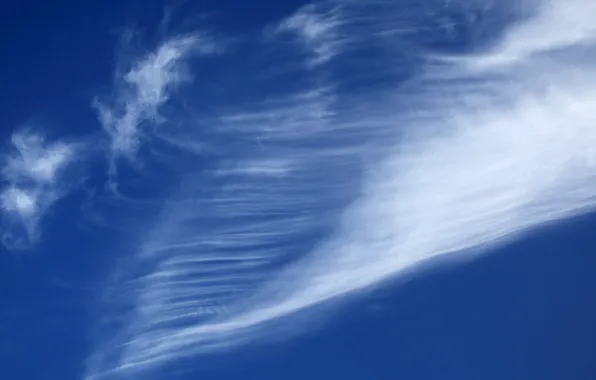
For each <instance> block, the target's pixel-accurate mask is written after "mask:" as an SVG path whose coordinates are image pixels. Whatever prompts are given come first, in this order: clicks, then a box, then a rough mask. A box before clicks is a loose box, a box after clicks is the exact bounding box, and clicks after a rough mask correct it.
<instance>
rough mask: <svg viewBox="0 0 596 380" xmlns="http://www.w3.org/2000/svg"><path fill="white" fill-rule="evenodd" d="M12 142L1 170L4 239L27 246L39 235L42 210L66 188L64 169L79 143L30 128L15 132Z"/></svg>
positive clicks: (9, 244)
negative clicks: (48, 137)
mask: <svg viewBox="0 0 596 380" xmlns="http://www.w3.org/2000/svg"><path fill="white" fill-rule="evenodd" d="M11 143H12V144H11V145H12V146H11V147H10V150H9V153H8V154H7V155H6V157H4V159H3V167H2V170H1V173H2V177H3V179H4V182H5V183H6V185H5V186H4V188H3V189H2V190H1V193H0V200H1V206H2V211H3V219H4V224H5V232H4V234H3V236H2V239H3V243H4V244H5V246H7V247H9V248H28V247H30V246H32V245H33V244H35V243H36V241H37V240H38V239H39V237H40V231H39V229H38V225H39V223H40V220H41V218H42V216H43V214H44V213H45V212H46V211H47V210H48V209H49V208H50V207H51V206H52V204H53V203H54V202H55V201H56V200H57V199H59V198H60V197H62V196H63V195H64V194H65V192H66V189H65V186H64V184H63V183H62V179H63V178H62V173H63V171H64V170H65V169H66V168H67V167H68V166H69V165H70V163H71V162H73V161H74V160H75V159H76V154H77V144H75V143H65V142H61V141H56V142H48V141H47V140H46V138H45V137H44V136H43V135H42V134H40V133H37V132H34V131H32V130H28V129H22V130H19V131H17V132H15V133H14V134H13V135H12V139H11ZM15 226H16V227H17V228H15ZM19 230H21V232H18V231H19Z"/></svg>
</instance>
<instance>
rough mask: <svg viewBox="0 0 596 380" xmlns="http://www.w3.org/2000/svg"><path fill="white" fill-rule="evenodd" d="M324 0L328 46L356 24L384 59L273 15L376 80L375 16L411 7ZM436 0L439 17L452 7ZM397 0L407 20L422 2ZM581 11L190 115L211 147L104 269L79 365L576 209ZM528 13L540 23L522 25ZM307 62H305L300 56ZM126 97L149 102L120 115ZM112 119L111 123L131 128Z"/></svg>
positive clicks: (195, 334) (590, 86) (218, 327)
mask: <svg viewBox="0 0 596 380" xmlns="http://www.w3.org/2000/svg"><path fill="white" fill-rule="evenodd" d="M339 3H341V4H342V7H343V8H342V10H343V12H342V13H341V17H342V18H341V19H338V20H336V21H335V22H334V24H333V28H336V29H335V30H334V33H339V34H337V35H342V36H349V35H350V33H349V31H351V30H354V29H353V28H356V29H357V30H358V31H359V32H360V34H358V35H355V36H354V37H353V39H352V40H349V41H347V42H348V44H347V45H345V46H350V49H352V50H351V52H353V51H354V49H359V48H361V47H360V46H359V43H360V42H361V41H365V40H366V41H372V40H375V41H377V43H378V44H379V46H381V48H380V50H382V51H383V54H379V55H378V56H375V57H376V58H378V59H381V58H383V59H386V61H382V62H380V61H378V60H365V61H363V60H361V59H359V57H356V58H354V57H353V56H350V53H349V52H348V50H349V49H345V50H334V51H333V53H330V50H328V49H327V48H325V49H322V50H321V49H319V48H318V47H317V46H327V45H325V44H326V43H327V42H326V41H327V39H328V38H329V33H328V31H329V30H330V29H326V28H321V27H320V25H319V24H317V23H318V22H320V21H313V20H321V18H317V17H322V19H326V17H328V13H325V11H324V10H323V11H322V12H323V13H322V14H320V15H313V13H316V12H317V11H318V8H312V7H310V8H307V11H308V12H307V13H308V15H306V14H305V13H304V12H305V10H304V9H302V10H301V11H299V13H298V14H297V15H295V16H292V17H290V18H289V19H287V20H286V21H284V22H283V23H282V25H283V28H286V29H287V28H290V29H292V30H294V31H298V32H299V34H300V35H302V36H303V37H304V38H306V39H307V42H308V44H309V45H310V46H313V47H314V50H313V51H314V52H315V53H316V54H315V55H316V56H317V57H319V58H318V59H321V58H320V57H325V58H324V59H325V60H328V59H330V57H331V56H334V57H336V58H339V57H342V58H345V59H346V60H349V59H353V60H352V61H350V62H349V63H350V64H351V65H352V66H349V67H350V70H353V71H354V75H358V74H360V73H361V72H362V71H366V72H367V73H368V71H369V70H371V68H373V69H374V68H378V67H384V68H385V69H384V70H383V71H382V72H380V73H379V78H390V77H391V75H388V74H390V73H392V72H393V71H392V70H393V67H392V64H393V63H394V62H396V61H399V62H403V59H402V58H403V57H400V58H399V60H398V59H396V58H395V57H393V56H391V55H390V54H389V53H388V52H393V50H392V49H391V48H392V47H393V46H395V44H397V45H400V46H406V45H407V44H405V43H404V42H403V39H404V38H406V39H407V38H409V36H411V33H410V32H408V33H401V34H400V33H395V31H396V30H403V29H405V26H408V25H411V24H412V21H411V20H407V17H406V16H407V15H408V13H407V12H406V9H404V8H403V6H404V5H403V4H396V3H394V2H384V1H378V2H374V4H373V5H372V6H369V5H361V4H357V3H355V2H352V1H345V2H339ZM334 4H338V2H333V3H332V5H334ZM408 4H409V3H408ZM452 5H453V6H454V7H455V9H447V10H445V13H446V14H448V13H449V12H450V11H458V10H459V11H462V12H464V11H465V12H468V11H469V5H466V6H465V7H464V6H462V7H459V6H458V3H457V2H454V4H452ZM478 5H479V8H480V9H487V7H485V4H482V2H478ZM379 9H383V10H384V12H383V13H375V12H378V11H379ZM578 9H582V10H583V11H579V10H578ZM410 11H411V12H413V14H412V17H415V18H416V19H417V20H424V18H425V17H438V16H437V14H436V13H432V12H431V13H429V12H427V9H420V8H416V9H414V10H413V11H412V10H410ZM429 14H431V15H433V16H428V15H429ZM336 15H337V16H334V17H340V16H339V15H340V13H337V14H336ZM391 15H394V16H395V18H394V22H395V23H394V24H391V23H389V21H388V20H390V19H391ZM569 15H573V17H574V19H575V20H576V21H575V23H574V29H572V30H570V29H568V27H569V26H570V25H569V20H570V18H569V17H570V16H569ZM305 17H306V18H305ZM313 17H314V18H313ZM594 17H596V9H595V8H594V7H593V6H592V5H591V3H590V2H589V1H587V0H585V1H582V0H575V1H571V2H565V1H562V0H561V1H556V0H551V1H542V2H538V5H537V6H536V9H534V11H533V16H532V17H528V18H525V19H523V20H515V22H513V23H511V24H510V25H508V26H507V28H505V30H499V31H495V30H493V31H492V33H496V34H499V36H500V38H499V39H497V40H496V42H495V43H494V44H492V45H491V46H489V47H486V46H483V47H482V49H481V51H482V52H478V51H475V52H473V53H470V54H466V55H465V56H463V57H460V58H458V59H452V57H449V59H445V60H443V61H440V60H439V62H440V63H439V64H437V60H436V57H437V56H438V55H440V54H438V53H436V52H429V54H428V55H429V56H431V57H430V58H428V57H427V58H428V60H427V61H425V63H428V65H426V66H425V67H426V70H425V71H424V72H423V73H419V74H418V75H417V77H416V78H415V79H413V80H412V81H411V82H409V83H407V84H403V83H402V84H401V85H397V83H396V84H395V86H394V87H393V88H392V90H390V91H388V90H387V88H388V87H391V86H387V85H384V86H379V87H378V88H377V89H376V90H374V88H373V89H371V88H372V87H370V86H368V87H366V89H367V91H358V89H353V90H352V91H338V90H337V89H338V88H342V85H346V84H345V83H342V82H341V80H338V79H334V76H333V75H331V74H333V73H332V72H329V73H328V74H329V75H327V76H325V78H326V79H325V80H324V82H325V83H323V84H322V83H321V79H320V77H318V80H317V81H314V82H315V83H316V85H312V84H311V83H312V82H309V84H308V85H305V86H304V87H303V88H301V89H300V90H298V91H294V90H287V91H281V94H280V93H279V92H277V93H276V96H275V99H274V100H263V101H255V102H254V103H251V104H249V105H244V106H242V107H240V108H241V109H238V108H234V107H227V108H225V107H222V108H223V109H225V112H222V114H221V115H220V116H219V117H216V118H214V119H213V121H212V123H210V124H209V125H208V126H204V128H207V129H208V132H209V133H207V132H206V131H204V130H203V131H201V133H197V134H196V135H195V134H193V133H191V132H189V133H188V134H187V136H189V139H191V140H192V136H200V138H202V139H206V140H207V141H200V142H201V143H204V144H206V145H208V146H210V147H211V149H210V150H206V151H204V152H202V155H201V156H200V157H196V162H197V163H198V162H209V163H211V164H210V165H208V167H206V168H205V167H202V168H200V169H196V170H190V171H188V173H187V174H186V175H185V176H184V179H183V181H181V182H182V184H181V186H180V189H179V191H178V192H177V194H175V195H174V196H172V199H170V202H169V203H168V205H166V206H165V207H164V210H163V213H162V218H163V219H162V220H160V221H159V222H158V223H157V224H156V227H155V228H154V230H152V231H151V232H150V233H148V234H147V235H146V236H145V238H144V240H143V243H142V244H141V245H140V247H139V249H138V252H137V253H136V254H135V255H134V256H133V257H131V258H130V260H131V262H132V263H133V265H131V266H134V267H135V268H138V269H135V270H131V269H130V266H128V267H126V268H124V267H123V268H122V269H121V271H120V272H119V273H120V275H121V277H120V280H119V281H116V282H115V283H114V284H110V286H112V287H113V288H114V289H116V291H119V292H121V293H122V295H121V296H122V298H120V299H118V300H117V302H116V306H117V307H122V306H123V305H125V307H126V308H127V310H128V311H127V312H125V313H123V314H121V315H119V318H122V320H123V321H124V322H123V324H122V326H120V327H119V328H118V329H117V332H116V333H115V334H113V335H111V336H110V337H109V338H108V339H105V340H102V341H101V342H100V343H99V344H98V348H97V351H96V352H95V354H94V355H92V356H91V358H90V360H89V363H88V371H87V377H86V378H87V379H99V378H108V379H109V378H118V376H124V377H126V376H129V375H132V374H138V373H140V372H142V371H146V372H143V373H145V375H147V376H148V375H150V373H151V371H152V370H153V369H154V368H155V367H156V366H159V365H161V364H164V363H168V362H170V361H171V360H175V359H179V358H182V357H187V356H192V355H199V354H208V353H212V352H216V351H219V350H224V349H229V348H231V347H236V346H238V345H241V344H244V343H247V342H249V341H251V340H262V339H266V338H267V337H268V336H270V335H271V334H274V333H278V332H280V331H281V330H277V329H271V328H272V326H274V324H273V322H276V321H278V320H280V319H281V318H283V317H288V316H290V315H292V314H295V313H297V312H299V311H307V310H310V309H311V308H312V307H313V306H316V305H318V304H321V303H323V302H324V301H328V300H331V299H335V298H337V297H341V296H345V295H347V294H350V293H352V292H356V291H358V290H361V289H365V288H367V287H370V286H373V285H376V284H379V283H381V282H382V281H383V280H386V279H389V278H392V277H395V276H399V275H403V274H405V273H408V271H410V270H411V269H412V268H416V267H417V266H418V265H419V264H420V263H424V262H427V261H428V260H430V259H433V258H437V257H442V258H458V257H462V255H464V254H471V253H479V252H485V251H487V250H489V249H491V248H494V247H495V246H498V245H500V244H504V243H505V242H507V241H509V240H511V239H514V238H518V237H519V236H520V235H522V234H524V233H526V232H527V231H529V230H531V229H534V228H538V227H540V226H542V225H544V224H547V223H552V222H554V221H558V220H561V219H564V218H569V217H573V216H577V215H581V214H584V213H587V212H590V211H592V210H593V209H594V208H595V207H596V191H595V190H594V189H595V188H596V187H595V185H596V170H595V167H594V164H595V162H594V157H595V156H594V153H595V152H594V146H595V145H594V143H593V142H594V141H596V130H595V129H594V128H593V127H594V125H596V116H595V115H594V113H593V112H592V110H593V107H594V104H596V90H595V89H596V70H595V69H594V68H593V67H594V65H593V64H594V59H595V56H594V54H593V53H592V52H593V51H594V48H596V44H595V43H594V33H593V31H594V29H593V28H592V27H591V25H592V24H591V20H593V19H594ZM378 20H382V21H383V22H382V23H379V22H377V21H378ZM400 20H405V21H404V23H405V24H403V25H401V24H400V22H401V21H400ZM427 21H428V22H429V23H430V24H433V22H434V21H435V20H427ZM367 24H369V25H368V26H367ZM313 25H314V26H313ZM383 25H386V26H387V28H388V30H387V33H381V32H382V31H381V30H380V29H381V26H383ZM404 25H405V26H404ZM545 25H549V30H550V31H556V32H551V33H542V31H544V30H543V27H544V26H545ZM402 26H404V28H402ZM470 27H477V28H484V25H471V26H470ZM367 31H368V32H367ZM483 32H484V31H483ZM366 33H368V34H366ZM321 52H322V53H321ZM401 53H402V54H404V55H408V54H420V50H419V51H416V52H413V51H412V52H410V51H406V52H401ZM321 54H322V55H321ZM342 54H345V55H342ZM350 57H351V58H350ZM503 57H506V59H505V58H503ZM311 69H312V60H310V59H306V60H305V62H304V71H305V73H310V72H311ZM333 69H334V68H329V70H333ZM373 74H374V73H373ZM141 77H142V78H144V80H147V78H149V77H151V76H140V77H139V78H141ZM387 80H389V79H387ZM338 82H340V83H338ZM160 83H162V82H160ZM349 83H352V82H349ZM137 86H139V85H138V84H137ZM140 87H143V86H142V85H141V86H140ZM158 87H159V88H162V87H161V86H158ZM141 98H142V97H141ZM149 98H150V99H161V97H159V96H158V97H152V96H150V97H149ZM265 98H266V97H265ZM268 99H270V98H268ZM137 103H138V102H137V101H136V100H135V101H134V102H133V104H137ZM138 104H141V103H138ZM147 104H153V105H155V104H161V103H159V102H158V101H155V100H152V101H148V103H147ZM412 107H415V108H412ZM133 109H135V107H133ZM150 109H153V108H150ZM230 109H232V111H230ZM141 114H151V112H145V111H143V112H137V111H134V112H132V115H141ZM122 115H127V113H126V112H124V113H123V114H122ZM117 120H125V119H123V118H122V117H119V118H117ZM132 120H133V121H134V123H132V124H126V123H125V124H124V125H131V126H133V127H131V128H130V130H133V131H136V130H137V127H136V126H137V125H138V123H137V121H136V120H137V116H134V117H132ZM108 124H109V125H113V126H114V127H113V131H116V132H115V134H114V135H115V136H117V137H120V136H124V137H123V139H124V140H123V141H125V142H126V141H128V140H127V139H128V137H127V136H129V135H128V134H126V133H124V134H120V133H119V132H118V131H119V130H120V128H119V127H117V123H116V124H115V123H111V124H110V123H108ZM104 125H105V123H104ZM189 125H190V126H193V124H192V123H189ZM128 129H129V128H128V127H123V128H122V130H128ZM135 133H136V132H135ZM110 134H112V132H110ZM133 135H134V133H133ZM197 138H198V137H197ZM115 140H118V138H115ZM181 145H183V144H181ZM123 146H125V147H129V146H134V144H132V145H129V144H128V143H125V144H123ZM26 203H27V202H26V200H25V201H24V204H26ZM122 278H124V280H122ZM293 327H295V328H298V327H299V326H293ZM137 371H139V372H137Z"/></svg>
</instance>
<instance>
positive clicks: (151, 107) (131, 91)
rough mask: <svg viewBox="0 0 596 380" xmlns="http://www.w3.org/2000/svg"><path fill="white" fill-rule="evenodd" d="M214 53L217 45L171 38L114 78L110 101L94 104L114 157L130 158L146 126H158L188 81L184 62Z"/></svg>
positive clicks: (189, 38)
mask: <svg viewBox="0 0 596 380" xmlns="http://www.w3.org/2000/svg"><path fill="white" fill-rule="evenodd" d="M216 50H217V47H216V45H215V44H214V43H213V42H212V41H209V40H208V39H206V38H200V37H198V36H195V35H186V36H180V37H177V38H172V39H170V40H168V41H166V42H164V43H162V44H161V45H160V46H158V48H157V49H156V50H155V51H154V52H151V53H149V54H147V55H146V56H145V57H142V59H140V60H139V61H137V62H135V64H134V65H133V67H132V68H130V70H128V71H127V72H125V73H123V74H122V75H120V76H119V77H117V78H116V89H115V93H114V95H113V98H112V99H110V98H108V99H107V100H99V99H98V100H96V101H95V103H94V105H95V107H96V108H97V110H98V113H99V120H100V122H101V124H102V126H103V128H104V129H105V131H106V132H107V133H108V135H109V136H110V138H111V147H112V153H113V154H114V155H115V156H127V157H129V158H130V157H133V156H134V155H135V154H136V153H137V150H138V149H139V146H140V144H141V142H142V140H143V139H144V138H146V136H145V133H146V131H147V130H146V129H145V127H146V126H147V124H156V123H159V122H160V115H159V111H160V107H162V106H163V105H164V104H166V103H167V102H168V100H169V99H170V96H171V94H172V93H173V92H175V91H176V89H177V88H178V87H179V86H180V85H181V84H183V83H187V82H190V81H191V79H192V78H191V75H190V72H189V71H188V70H187V67H186V65H185V63H186V60H187V59H189V58H190V57H192V56H193V55H195V54H208V53H213V52H214V51H216Z"/></svg>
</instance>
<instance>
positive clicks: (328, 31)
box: [275, 3, 344, 67]
mask: <svg viewBox="0 0 596 380" xmlns="http://www.w3.org/2000/svg"><path fill="white" fill-rule="evenodd" d="M328 5H329V4H328V3H321V4H318V5H314V4H309V5H305V6H304V7H302V8H301V9H300V10H299V11H297V12H296V13H294V14H293V15H292V16H290V17H288V18H287V19H285V20H283V21H282V22H281V23H279V25H278V26H277V28H276V29H275V31H276V33H279V34H287V33H291V34H294V35H295V36H296V37H297V41H298V42H299V43H300V44H302V46H303V47H304V48H305V49H307V50H308V51H309V54H310V56H311V57H310V59H309V65H310V66H312V67H316V66H318V65H321V64H324V63H326V62H328V61H330V60H331V59H333V57H334V56H336V55H337V54H339V53H340V51H341V48H342V45H343V42H344V41H343V40H344V39H343V37H342V35H341V34H340V31H339V30H338V29H339V27H340V25H341V22H342V18H341V17H340V7H338V6H328ZM336 5H339V4H336Z"/></svg>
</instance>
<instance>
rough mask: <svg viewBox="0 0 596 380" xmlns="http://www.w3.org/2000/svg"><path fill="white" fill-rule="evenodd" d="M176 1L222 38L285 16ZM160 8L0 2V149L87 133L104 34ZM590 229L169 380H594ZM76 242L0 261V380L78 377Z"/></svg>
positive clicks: (88, 259) (82, 268)
mask: <svg viewBox="0 0 596 380" xmlns="http://www.w3.org/2000/svg"><path fill="white" fill-rule="evenodd" d="M188 3H189V4H190V8H195V9H196V10H200V11H202V12H215V13H214V16H213V17H212V18H211V22H213V23H215V22H217V27H218V29H221V30H223V31H231V32H234V33H241V32H242V31H243V30H252V29H255V28H259V27H261V26H262V25H263V24H264V23H267V22H270V21H272V20H277V19H279V18H280V17H283V16H285V15H287V14H289V13H291V12H292V11H293V10H294V9H295V8H296V7H297V6H298V5H299V4H300V2H298V1H294V0H293V1H283V2H282V1H259V2H248V1H239V0H224V1H215V0H204V1H195V2H191V1H189V2H188ZM189 4H186V7H187V9H188V7H189ZM163 7H164V3H163V2H161V1H146V2H143V1H136V2H133V1H113V2H109V1H90V0H87V1H67V0H60V1H52V2H42V1H34V2H11V3H8V4H4V6H3V8H2V12H0V25H1V28H2V33H0V47H1V50H0V52H1V60H0V69H1V71H0V93H1V94H2V97H1V101H0V115H1V117H2V120H1V121H0V132H1V133H0V137H2V138H3V139H4V138H5V137H7V136H9V134H10V133H11V131H12V130H13V129H14V128H15V127H17V126H19V125H21V124H24V123H26V122H28V121H30V120H34V121H39V123H40V124H43V125H51V126H52V128H56V129H57V130H58V131H60V133H69V134H72V133H81V134H87V133H88V132H89V131H95V130H96V129H97V124H95V123H96V119H95V115H94V113H93V111H92V110H91V108H90V107H89V104H90V99H91V98H92V97H93V95H94V94H95V93H96V92H97V90H98V89H101V88H104V87H105V86H109V85H110V83H111V79H112V72H113V68H114V63H115V55H114V52H115V45H116V42H117V38H116V36H117V35H116V33H115V31H117V30H118V28H119V27H122V26H128V25H135V26H137V27H138V26H140V27H143V26H147V27H149V26H154V25H156V24H157V23H158V22H159V20H160V19H161V17H162V10H163ZM220 15H221V16H220ZM223 15H225V17H224V16H223ZM65 212H68V211H65ZM65 215H66V214H65ZM64 217H66V216H64ZM53 220H54V221H56V222H59V218H56V217H54V218H53ZM64 223H69V222H66V221H65V222H64ZM595 229H596V217H590V216H588V217H585V218H582V219H580V220H576V221H571V222H565V223H561V224H558V225H556V226H551V227H549V228H547V229H543V230H540V231H538V232H536V233H533V234H532V235H531V236H529V237H527V238H525V239H523V241H520V242H517V243H515V244H512V245H509V246H507V247H504V248H502V249H500V250H498V251H497V252H494V253H492V254H490V255H487V256H485V257H484V258H482V259H479V260H476V261H474V262H473V263H468V264H464V265H461V266H455V267H454V266H449V267H448V268H443V269H437V270H434V271H431V272H430V273H427V274H424V275H420V276H418V277H416V278H414V279H411V280H409V281H408V282H407V283H406V284H399V286H397V285H392V284H388V285H387V286H384V287H381V288H380V289H378V290H377V291H375V292H373V293H372V294H370V295H369V296H367V297H365V299H363V300H362V301H361V302H358V303H356V304H354V305H352V306H349V307H346V308H344V309H342V311H341V313H339V314H338V316H337V317H336V318H335V319H334V320H332V321H331V322H329V323H327V324H324V325H323V326H322V327H321V328H319V329H316V330H315V331H313V332H312V333H311V334H308V335H307V336H302V337H298V338H294V339H293V340H291V341H289V342H286V343H282V344H277V345H275V346H265V347H258V348H252V349H248V350H244V351H242V350H240V351H239V352H236V353H230V354H226V355H220V356H217V357H214V358H208V359H206V360H201V361H197V363H196V365H194V367H196V368H195V369H194V371H193V372H189V373H187V374H186V375H179V377H176V378H180V379H223V380H226V379H230V380H235V379H243V380H245V379H255V380H268V379H271V380H273V379H276V380H277V379H286V380H293V379H312V380H318V379H321V380H323V379H346V380H351V379H375V380H376V379H379V380H383V379H407V380H414V379H415V380H426V379H457V380H468V379H469V380H478V379H482V380H492V379H494V380H505V379H507V380H517V379H519V380H527V379H529V380H534V379H540V380H584V379H585V380H592V379H596V297H595V296H594V295H595V294H596V276H595V275H594V274H595V273H596V255H595V254H594V252H596V234H594V230H595ZM77 231H78V230H77ZM76 235H77V236H73V240H72V241H71V242H69V243H60V242H55V243H54V244H53V245H50V246H49V247H46V248H45V249H43V252H42V253H41V254H40V255H37V256H30V255H28V254H20V253H17V254H15V253H10V252H0V305H1V307H0V379H19V380H54V379H60V380H71V379H72V380H74V379H78V378H79V376H80V374H81V372H82V363H83V359H84V357H85V356H86V353H87V351H88V350H89V349H90V340H89V338H90V336H89V331H90V325H91V324H92V323H93V321H94V318H95V317H97V316H95V315H92V314H91V311H92V310H93V309H92V308H91V307H89V305H88V300H89V297H91V295H92V294H94V292H93V290H94V289H95V287H96V286H98V285H97V284H98V283H99V282H98V281H99V279H100V278H101V276H102V275H103V274H104V273H103V272H102V270H101V269H98V268H102V262H103V261H102V260H103V259H102V256H101V255H100V254H99V253H98V252H96V251H97V250H98V249H94V248H93V247H92V246H93V244H97V242H98V241H99V238H98V237H97V236H92V235H86V234H85V233H84V232H76ZM50 240H51V239H50ZM87 245H89V247H88V248H85V247H87ZM58 249H59V250H60V252H52V251H53V250H58ZM177 376H178V375H177Z"/></svg>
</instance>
